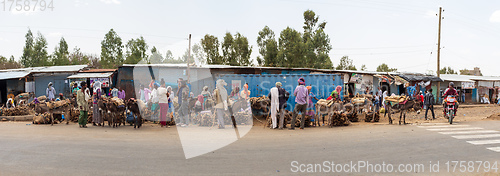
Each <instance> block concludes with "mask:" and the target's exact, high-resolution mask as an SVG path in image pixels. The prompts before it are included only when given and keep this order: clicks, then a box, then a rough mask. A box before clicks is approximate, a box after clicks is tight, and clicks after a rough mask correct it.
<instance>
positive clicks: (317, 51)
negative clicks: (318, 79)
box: [303, 10, 333, 69]
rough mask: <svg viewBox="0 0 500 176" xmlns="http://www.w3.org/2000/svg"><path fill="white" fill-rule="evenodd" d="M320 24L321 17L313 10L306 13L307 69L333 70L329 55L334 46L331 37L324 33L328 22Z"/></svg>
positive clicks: (304, 35) (304, 37) (305, 42)
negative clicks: (331, 43)
mask: <svg viewBox="0 0 500 176" xmlns="http://www.w3.org/2000/svg"><path fill="white" fill-rule="evenodd" d="M318 22H319V16H317V15H316V13H314V11H312V10H306V11H305V12H304V26H303V28H304V34H303V40H304V44H305V47H306V51H305V52H306V53H305V59H306V65H305V66H306V67H310V68H326V69H329V68H332V67H333V64H332V61H331V60H330V56H329V55H328V54H329V52H330V50H331V49H332V46H331V45H330V37H329V36H328V35H327V34H326V33H325V32H324V29H325V27H326V22H321V23H318Z"/></svg>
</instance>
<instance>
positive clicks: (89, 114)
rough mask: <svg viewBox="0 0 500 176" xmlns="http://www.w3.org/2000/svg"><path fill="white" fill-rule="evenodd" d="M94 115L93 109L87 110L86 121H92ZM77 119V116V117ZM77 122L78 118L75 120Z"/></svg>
mask: <svg viewBox="0 0 500 176" xmlns="http://www.w3.org/2000/svg"><path fill="white" fill-rule="evenodd" d="M93 117H94V111H92V110H89V111H88V112H87V123H92V118H93ZM77 119H78V118H77ZM77 122H78V120H77Z"/></svg>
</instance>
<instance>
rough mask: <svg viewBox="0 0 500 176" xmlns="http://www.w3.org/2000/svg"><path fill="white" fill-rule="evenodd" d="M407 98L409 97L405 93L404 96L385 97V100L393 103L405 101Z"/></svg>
mask: <svg viewBox="0 0 500 176" xmlns="http://www.w3.org/2000/svg"><path fill="white" fill-rule="evenodd" d="M406 99H407V97H406V96H404V95H403V96H398V95H394V96H390V97H385V101H389V102H391V103H401V102H404V101H405V100H406Z"/></svg>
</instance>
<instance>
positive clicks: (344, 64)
mask: <svg viewBox="0 0 500 176" xmlns="http://www.w3.org/2000/svg"><path fill="white" fill-rule="evenodd" d="M335 69H337V70H357V69H356V66H354V65H353V64H352V60H351V59H349V56H343V57H342V58H340V62H339V65H337V67H336V68H335Z"/></svg>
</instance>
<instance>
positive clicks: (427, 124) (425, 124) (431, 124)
mask: <svg viewBox="0 0 500 176" xmlns="http://www.w3.org/2000/svg"><path fill="white" fill-rule="evenodd" d="M453 124H458V123H456V122H453ZM433 125H450V123H421V124H419V126H433Z"/></svg>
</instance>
